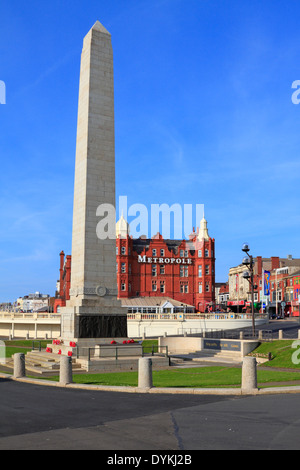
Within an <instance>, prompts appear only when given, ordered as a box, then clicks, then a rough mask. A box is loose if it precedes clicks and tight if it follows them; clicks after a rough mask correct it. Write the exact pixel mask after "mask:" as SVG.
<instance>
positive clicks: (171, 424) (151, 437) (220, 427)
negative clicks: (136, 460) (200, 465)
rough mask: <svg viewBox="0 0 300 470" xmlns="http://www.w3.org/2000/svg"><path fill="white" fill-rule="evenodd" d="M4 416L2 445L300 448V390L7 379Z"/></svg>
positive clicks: (1, 396)
mask: <svg viewBox="0 0 300 470" xmlns="http://www.w3.org/2000/svg"><path fill="white" fill-rule="evenodd" d="M0 416H1V424H0V449H1V450H23V449H26V450H61V449H65V450H79V449H81V450H107V451H116V450H119V451H122V450H126V451H131V452H133V451H135V453H134V455H135V454H136V453H138V452H139V451H147V450H149V451H152V452H157V451H159V450H160V451H162V450H165V451H180V452H188V451H193V450H212V449H214V450H222V449H226V450H238V449H241V450H248V449H249V450H250V449H251V450H254V449H255V450H256V449H269V450H272V449H281V450H283V449H284V450H288V449H289V450H290V449H299V448H300V442H299V435H300V394H299V395H298V394H291V395H289V394H282V395H266V396H244V397H241V396H238V397H234V396H232V397H228V396H202V395H200V396H193V395H181V394H180V395H176V394H170V395H156V394H155V395H151V394H131V393H128V394H127V393H115V392H102V391H89V390H72V389H64V388H56V387H47V386H39V385H35V384H25V383H21V382H15V381H11V380H6V379H0Z"/></svg>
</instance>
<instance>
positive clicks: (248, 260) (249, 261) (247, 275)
mask: <svg viewBox="0 0 300 470" xmlns="http://www.w3.org/2000/svg"><path fill="white" fill-rule="evenodd" d="M242 251H243V252H244V253H246V254H247V257H245V258H244V259H243V263H242V264H243V265H245V266H247V267H248V271H245V272H244V273H243V277H244V279H247V281H248V282H249V284H250V287H251V312H252V335H253V336H255V318H254V261H253V256H252V255H250V254H249V251H250V248H249V245H248V244H247V243H244V245H243V247H242Z"/></svg>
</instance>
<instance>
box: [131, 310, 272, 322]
mask: <svg viewBox="0 0 300 470" xmlns="http://www.w3.org/2000/svg"><path fill="white" fill-rule="evenodd" d="M259 318H267V315H265V314H264V315H262V314H256V315H255V319H259ZM251 319H252V314H251V313H250V314H249V313H233V312H229V313H217V312H216V313H207V314H205V313H183V312H182V313H138V312H137V313H128V314H127V320H128V321H149V320H158V321H160V320H161V321H163V320H168V321H185V320H251Z"/></svg>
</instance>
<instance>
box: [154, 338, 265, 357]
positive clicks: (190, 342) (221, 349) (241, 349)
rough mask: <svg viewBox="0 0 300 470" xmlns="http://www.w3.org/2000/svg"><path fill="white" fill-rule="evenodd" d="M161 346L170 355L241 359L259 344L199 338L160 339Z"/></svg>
mask: <svg viewBox="0 0 300 470" xmlns="http://www.w3.org/2000/svg"><path fill="white" fill-rule="evenodd" d="M158 344H159V346H167V347H168V351H169V354H191V353H196V352H206V353H209V352H211V353H224V354H225V353H227V354H234V355H236V356H239V357H240V358H242V357H244V356H247V354H249V353H250V352H252V351H253V350H254V349H255V348H256V347H257V346H258V345H259V344H260V342H259V341H252V340H235V339H231V340H226V339H210V338H197V337H175V336H173V337H160V338H159V339H158Z"/></svg>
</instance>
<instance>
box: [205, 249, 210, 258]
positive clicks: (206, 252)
mask: <svg viewBox="0 0 300 470" xmlns="http://www.w3.org/2000/svg"><path fill="white" fill-rule="evenodd" d="M208 257H209V251H208V250H207V249H206V250H205V258H208Z"/></svg>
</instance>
